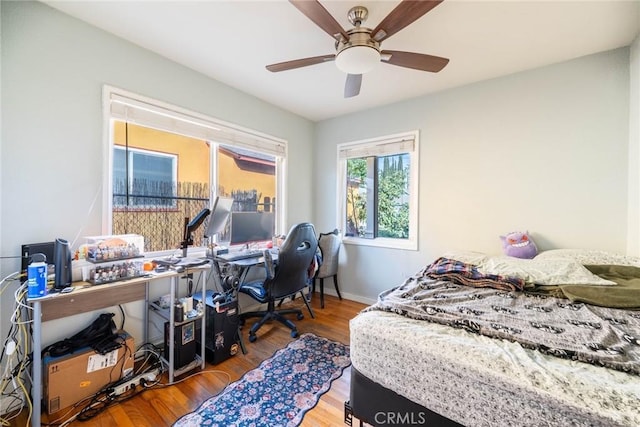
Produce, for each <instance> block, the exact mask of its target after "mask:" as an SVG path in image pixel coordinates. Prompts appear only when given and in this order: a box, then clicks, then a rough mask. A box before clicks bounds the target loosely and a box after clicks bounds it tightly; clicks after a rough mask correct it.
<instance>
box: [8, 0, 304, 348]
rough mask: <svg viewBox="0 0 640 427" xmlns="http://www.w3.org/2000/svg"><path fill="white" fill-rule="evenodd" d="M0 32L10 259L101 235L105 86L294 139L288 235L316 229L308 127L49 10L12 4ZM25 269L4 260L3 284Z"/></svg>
mask: <svg viewBox="0 0 640 427" xmlns="http://www.w3.org/2000/svg"><path fill="white" fill-rule="evenodd" d="M1 25H2V68H3V69H2V105H3V106H4V109H3V110H2V125H3V126H2V134H1V135H2V140H1V141H2V142H1V146H0V149H1V153H2V157H1V162H2V163H1V164H0V166H1V173H0V180H1V181H0V182H1V183H2V187H1V188H0V194H1V196H0V203H1V206H2V208H3V209H2V216H1V218H0V220H1V222H0V233H1V235H2V239H1V240H0V254H1V255H2V256H18V255H19V253H20V245H21V244H23V243H33V242H41V241H51V240H53V239H55V238H56V237H62V238H66V239H68V240H70V241H72V240H75V239H76V238H78V239H82V236H90V235H97V234H101V232H102V209H103V207H102V200H103V198H102V188H101V183H102V177H103V170H102V167H103V150H104V148H103V138H102V135H103V122H102V110H101V108H102V101H101V93H102V92H101V91H102V86H103V84H110V85H113V86H116V87H120V88H122V89H125V90H129V91H132V92H135V93H139V94H142V95H145V96H149V97H152V98H155V99H159V100H162V101H166V102H169V103H172V104H174V105H178V106H180V107H184V108H187V109H190V110H194V111H197V112H201V113H204V114H208V115H210V116H212V117H215V118H218V119H221V120H224V121H227V122H230V123H235V124H238V125H240V126H244V127H246V128H251V129H255V130H258V131H260V132H263V133H266V134H270V135H273V136H276V137H280V138H283V139H286V140H288V142H289V166H288V180H287V183H286V185H287V190H288V192H289V194H288V196H289V197H288V204H287V214H288V218H287V219H288V221H287V222H288V224H287V227H288V226H290V225H291V224H293V223H295V222H300V221H308V220H309V219H311V217H312V213H313V198H312V194H311V192H310V191H309V188H311V187H312V185H311V180H312V176H311V175H310V174H309V170H311V168H312V166H313V164H312V160H311V157H310V156H309V155H308V153H309V152H310V151H311V146H312V138H313V123H311V122H310V121H308V120H306V119H303V118H301V117H299V116H296V115H294V114H291V113H289V112H285V111H283V110H281V109H278V108H276V107H273V106H271V105H270V104H267V103H265V102H263V101H260V100H258V99H257V98H255V97H252V96H249V95H247V94H244V93H242V92H239V91H237V90H235V89H233V88H231V87H228V86H225V85H223V84H221V83H219V82H217V81H214V80H212V79H210V78H207V77H205V76H203V75H201V74H199V73H196V72H195V71H193V70H190V69H187V68H185V67H183V66H180V65H178V64H176V63H173V62H171V61H169V60H167V59H165V58H162V57H160V56H158V55H156V54H154V53H151V52H149V51H147V50H144V49H142V48H140V47H138V46H136V45H133V44H131V43H129V42H126V41H124V40H122V39H119V38H117V37H115V36H113V35H110V34H108V33H106V32H104V31H102V30H99V29H97V28H95V27H92V26H90V25H88V24H85V23H83V22H81V21H79V20H77V19H75V18H72V17H70V16H67V15H65V14H63V13H61V12H58V11H56V10H54V9H52V8H50V7H49V6H46V5H44V4H42V3H38V2H2V21H1ZM78 243H80V241H78ZM19 265H20V263H19V260H18V259H15V260H3V262H2V263H1V264H0V275H1V276H2V277H4V276H5V275H6V274H8V273H10V272H13V271H16V270H17V269H19ZM11 299H12V290H10V291H8V292H5V294H3V295H2V316H0V317H1V318H2V328H1V329H2V336H3V337H4V336H5V334H6V331H7V328H8V326H7V325H6V323H7V319H8V315H5V313H9V310H10V307H11V303H12V301H11ZM111 311H114V312H116V313H117V310H111ZM128 311H129V312H130V313H131V315H133V314H135V312H136V309H135V307H134V308H131V309H130V310H128ZM138 311H139V310H138ZM76 317H77V316H76ZM87 317H89V318H90V319H91V320H92V319H93V318H94V317H96V316H85V317H84V318H83V319H78V318H70V319H68V320H66V321H60V322H49V324H47V327H48V329H49V330H50V331H54V332H53V333H49V334H47V339H46V341H48V342H51V341H53V340H55V339H58V338H59V337H66V336H70V333H72V332H73V333H75V332H76V331H77V330H78V326H79V325H86V324H87V323H86V322H87V320H86V319H87ZM130 332H134V331H130ZM134 336H135V337H136V340H138V339H139V338H140V336H139V335H137V334H134ZM137 342H138V341H137ZM45 344H46V342H45Z"/></svg>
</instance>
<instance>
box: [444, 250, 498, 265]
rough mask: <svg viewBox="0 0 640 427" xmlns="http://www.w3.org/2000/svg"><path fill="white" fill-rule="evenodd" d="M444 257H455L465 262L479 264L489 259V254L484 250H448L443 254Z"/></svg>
mask: <svg viewBox="0 0 640 427" xmlns="http://www.w3.org/2000/svg"><path fill="white" fill-rule="evenodd" d="M442 256H443V257H444V258H449V259H453V260H456V261H460V262H463V263H465V264H472V265H478V264H482V263H483V262H484V261H486V260H487V259H489V256H488V255H487V254H485V253H483V252H475V251H448V252H445V253H444V254H442Z"/></svg>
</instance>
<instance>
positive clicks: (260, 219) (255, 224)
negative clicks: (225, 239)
mask: <svg viewBox="0 0 640 427" xmlns="http://www.w3.org/2000/svg"><path fill="white" fill-rule="evenodd" d="M275 219H276V218H275V214H274V213H273V212H231V238H230V240H231V241H230V244H232V245H238V244H242V243H251V242H263V241H268V240H271V238H272V237H273V234H274V230H275Z"/></svg>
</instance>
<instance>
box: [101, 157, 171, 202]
mask: <svg viewBox="0 0 640 427" xmlns="http://www.w3.org/2000/svg"><path fill="white" fill-rule="evenodd" d="M176 163H177V156H176V155H173V154H165V153H159V152H154V151H148V150H140V149H133V148H125V147H121V146H114V147H113V207H114V208H116V209H117V208H119V207H125V206H127V207H137V208H141V209H149V208H154V207H175V205H176V182H177V179H176Z"/></svg>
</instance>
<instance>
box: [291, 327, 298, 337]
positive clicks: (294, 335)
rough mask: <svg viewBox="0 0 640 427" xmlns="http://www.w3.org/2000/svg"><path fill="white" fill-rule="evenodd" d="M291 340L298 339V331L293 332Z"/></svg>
mask: <svg viewBox="0 0 640 427" xmlns="http://www.w3.org/2000/svg"><path fill="white" fill-rule="evenodd" d="M291 338H298V331H296V330H295V329H294V330H293V331H291Z"/></svg>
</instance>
